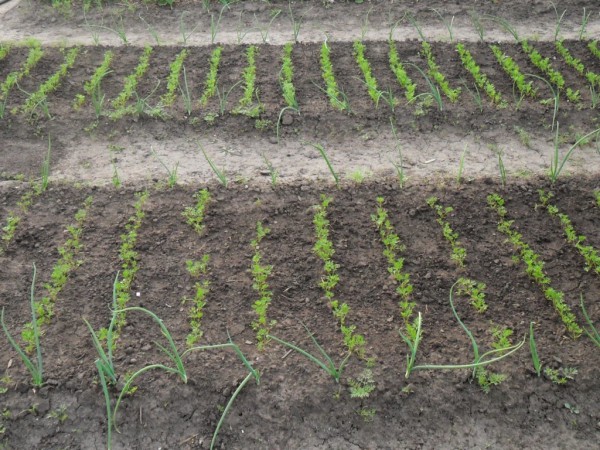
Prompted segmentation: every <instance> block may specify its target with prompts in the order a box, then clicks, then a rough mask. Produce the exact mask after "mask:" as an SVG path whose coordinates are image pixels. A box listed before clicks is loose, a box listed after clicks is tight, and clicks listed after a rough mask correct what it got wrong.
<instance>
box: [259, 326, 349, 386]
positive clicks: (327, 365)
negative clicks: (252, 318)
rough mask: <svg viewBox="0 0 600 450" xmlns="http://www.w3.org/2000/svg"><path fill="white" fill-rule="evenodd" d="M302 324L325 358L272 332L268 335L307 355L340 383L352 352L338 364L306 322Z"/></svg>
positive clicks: (347, 353)
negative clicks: (320, 357)
mask: <svg viewBox="0 0 600 450" xmlns="http://www.w3.org/2000/svg"><path fill="white" fill-rule="evenodd" d="M301 323H302V322H301ZM302 326H303V327H304V329H305V330H306V332H307V333H308V336H309V337H310V339H311V340H312V342H313V344H314V345H315V347H317V349H318V350H319V353H320V354H321V356H322V357H323V360H321V359H319V358H318V357H317V356H315V355H313V354H312V353H309V352H307V351H306V350H303V349H301V348H300V347H298V346H296V345H294V344H292V343H290V342H286V341H284V340H282V339H279V338H278V337H275V336H273V335H271V334H269V335H268V336H267V337H268V338H269V339H273V340H274V341H275V342H279V343H280V344H282V345H285V346H286V347H289V348H291V349H292V350H294V351H296V352H298V353H300V354H301V355H303V356H305V357H306V358H308V359H309V360H310V361H312V362H313V363H315V364H316V365H317V366H319V367H320V368H321V369H323V370H324V371H325V372H326V373H328V374H329V375H330V376H331V377H332V378H333V379H334V380H335V382H336V383H339V382H340V377H341V376H342V373H343V372H344V369H345V367H346V364H347V363H348V358H350V356H351V355H352V354H351V353H350V352H346V355H345V356H344V358H343V359H342V361H341V362H340V364H339V365H337V366H336V364H335V363H334V362H333V359H331V357H330V356H329V355H328V354H327V352H326V351H325V350H324V349H323V347H322V346H321V345H320V344H319V342H318V341H317V339H316V338H315V336H314V334H313V333H312V332H311V331H310V330H309V329H308V327H307V326H306V325H305V324H303V323H302Z"/></svg>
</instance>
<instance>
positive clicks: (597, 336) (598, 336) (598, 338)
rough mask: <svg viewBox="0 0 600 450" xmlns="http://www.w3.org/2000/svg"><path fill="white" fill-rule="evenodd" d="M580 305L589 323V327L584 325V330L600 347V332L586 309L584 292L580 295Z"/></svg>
mask: <svg viewBox="0 0 600 450" xmlns="http://www.w3.org/2000/svg"><path fill="white" fill-rule="evenodd" d="M579 305H580V306H581V312H582V313H583V317H584V318H585V321H586V323H587V327H585V326H584V327H583V331H585V334H587V335H588V337H589V338H590V339H591V340H592V342H593V343H594V344H596V346H597V347H600V333H598V329H597V328H596V327H595V326H594V322H592V319H591V318H590V316H589V314H588V312H587V310H586V309H585V305H584V303H583V294H580V295H579Z"/></svg>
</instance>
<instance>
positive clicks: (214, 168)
mask: <svg viewBox="0 0 600 450" xmlns="http://www.w3.org/2000/svg"><path fill="white" fill-rule="evenodd" d="M196 144H197V145H198V147H199V148H200V151H201V152H202V154H203V155H204V159H206V162H208V165H209V166H210V168H211V169H212V171H213V172H214V173H215V175H216V176H217V179H218V180H219V183H221V184H222V185H223V186H224V187H225V188H227V185H228V184H229V181H228V180H227V175H225V170H224V169H219V168H218V167H217V166H216V165H215V163H213V161H212V159H210V158H209V156H208V155H207V154H206V151H205V150H204V147H202V145H200V143H199V142H196Z"/></svg>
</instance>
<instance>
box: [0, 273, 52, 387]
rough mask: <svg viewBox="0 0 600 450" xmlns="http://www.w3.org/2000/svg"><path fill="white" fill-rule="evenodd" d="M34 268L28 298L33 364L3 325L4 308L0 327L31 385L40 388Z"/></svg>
mask: <svg viewBox="0 0 600 450" xmlns="http://www.w3.org/2000/svg"><path fill="white" fill-rule="evenodd" d="M36 273H37V270H36V267H35V264H34V265H33V280H32V282H31V296H30V307H31V323H32V324H33V327H32V328H33V339H34V346H35V356H36V360H35V362H33V361H32V360H31V359H30V358H29V357H28V356H27V354H26V353H25V351H24V350H23V349H22V348H21V347H20V346H19V344H17V342H16V341H15V340H14V338H13V337H12V335H11V334H10V332H9V331H8V328H7V327H6V324H5V323H4V307H3V308H2V312H1V314H0V324H1V325H2V330H4V334H5V335H6V338H7V339H8V342H9V343H10V345H11V346H12V347H13V348H14V349H15V351H16V352H17V353H18V354H19V356H20V357H21V360H22V361H23V364H25V367H27V370H28V371H29V373H30V374H31V378H32V384H33V386H35V387H41V386H42V384H43V383H44V365H43V359H42V348H41V346H40V331H39V328H38V325H37V323H38V320H37V315H36V306H35V278H36Z"/></svg>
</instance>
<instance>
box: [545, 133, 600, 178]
mask: <svg viewBox="0 0 600 450" xmlns="http://www.w3.org/2000/svg"><path fill="white" fill-rule="evenodd" d="M558 129H559V123H558V122H557V124H556V135H555V139H554V152H553V154H552V159H551V160H550V170H549V173H548V175H549V177H550V181H552V183H556V180H558V177H559V176H560V174H561V172H562V171H563V169H564V167H565V164H566V163H567V161H569V159H570V158H571V155H572V154H573V151H574V150H575V149H576V148H577V147H579V146H580V145H581V144H582V143H584V142H588V140H589V138H591V137H592V136H594V135H598V134H599V133H600V128H598V129H596V130H594V131H591V132H589V133H587V134H586V135H584V136H582V137H580V138H579V139H577V141H575V143H574V144H573V145H571V147H569V150H568V151H567V153H565V155H564V156H563V157H562V158H561V157H560V156H559V151H558V147H559V134H558Z"/></svg>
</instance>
